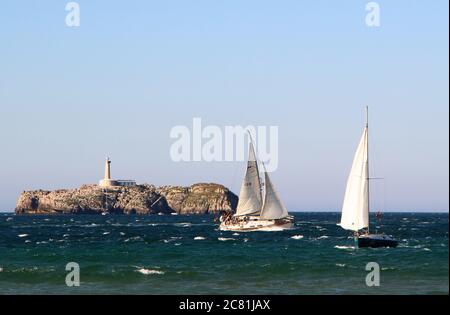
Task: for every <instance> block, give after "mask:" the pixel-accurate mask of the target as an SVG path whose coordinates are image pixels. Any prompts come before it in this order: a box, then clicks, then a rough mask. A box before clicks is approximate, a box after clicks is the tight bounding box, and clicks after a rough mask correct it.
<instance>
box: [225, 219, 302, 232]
mask: <svg viewBox="0 0 450 315" xmlns="http://www.w3.org/2000/svg"><path fill="white" fill-rule="evenodd" d="M293 227H294V220H293V219H292V218H284V219H278V220H263V219H249V220H242V219H241V220H239V221H237V222H227V221H225V222H222V223H221V224H220V226H219V230H221V231H233V232H255V231H267V232H273V231H283V230H289V229H292V228H293Z"/></svg>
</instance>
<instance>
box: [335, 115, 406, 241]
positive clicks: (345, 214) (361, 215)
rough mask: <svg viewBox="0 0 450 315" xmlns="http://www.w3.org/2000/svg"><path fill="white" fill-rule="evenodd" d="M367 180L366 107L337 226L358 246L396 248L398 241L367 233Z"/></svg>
mask: <svg viewBox="0 0 450 315" xmlns="http://www.w3.org/2000/svg"><path fill="white" fill-rule="evenodd" d="M369 181H370V177H369V109H368V107H366V126H365V128H364V131H363V134H362V137H361V140H360V141H359V144H358V148H357V149H356V154H355V157H354V159H353V164H352V169H351V171H350V175H349V177H348V181H347V188H346V191H345V197H344V203H343V206H342V217H341V222H340V223H339V224H338V225H340V226H341V227H342V228H344V229H346V230H350V231H353V232H354V234H355V241H357V244H358V247H396V246H397V245H398V241H396V240H395V239H393V238H392V237H391V236H389V235H386V234H370V230H369V212H370V203H369V194H370V193H369Z"/></svg>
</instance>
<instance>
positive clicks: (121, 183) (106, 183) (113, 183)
mask: <svg viewBox="0 0 450 315" xmlns="http://www.w3.org/2000/svg"><path fill="white" fill-rule="evenodd" d="M99 186H100V187H129V186H136V182H135V181H134V180H129V179H127V180H125V179H111V160H110V158H109V157H107V158H106V161H105V177H104V178H103V179H102V180H100V182H99Z"/></svg>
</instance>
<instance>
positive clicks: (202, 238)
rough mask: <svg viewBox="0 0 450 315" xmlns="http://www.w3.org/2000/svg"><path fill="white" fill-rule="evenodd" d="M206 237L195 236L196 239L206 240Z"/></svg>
mask: <svg viewBox="0 0 450 315" xmlns="http://www.w3.org/2000/svg"><path fill="white" fill-rule="evenodd" d="M204 239H205V238H204V237H203V236H196V237H194V240H195V241H201V240H204Z"/></svg>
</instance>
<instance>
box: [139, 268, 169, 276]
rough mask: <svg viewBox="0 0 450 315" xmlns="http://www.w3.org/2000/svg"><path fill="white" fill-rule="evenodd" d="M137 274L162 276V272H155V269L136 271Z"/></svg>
mask: <svg viewBox="0 0 450 315" xmlns="http://www.w3.org/2000/svg"><path fill="white" fill-rule="evenodd" d="M136 271H137V272H139V273H142V274H143V275H163V274H164V271H160V270H156V269H145V268H140V269H138V270H136Z"/></svg>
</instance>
